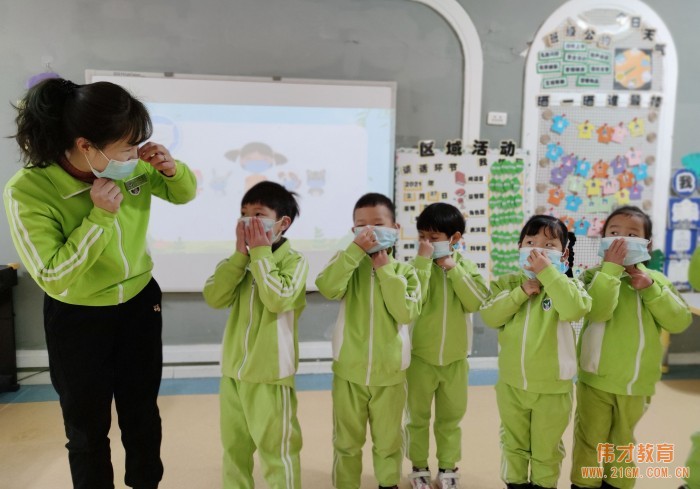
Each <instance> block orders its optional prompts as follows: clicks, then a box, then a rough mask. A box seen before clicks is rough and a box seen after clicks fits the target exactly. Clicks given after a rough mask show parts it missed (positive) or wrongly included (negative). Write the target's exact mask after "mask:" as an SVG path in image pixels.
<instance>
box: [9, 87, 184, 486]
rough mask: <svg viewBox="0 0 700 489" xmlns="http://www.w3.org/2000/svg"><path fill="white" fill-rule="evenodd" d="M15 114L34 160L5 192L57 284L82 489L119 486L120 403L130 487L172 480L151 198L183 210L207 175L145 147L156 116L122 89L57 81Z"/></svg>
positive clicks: (19, 236) (56, 324)
mask: <svg viewBox="0 0 700 489" xmlns="http://www.w3.org/2000/svg"><path fill="white" fill-rule="evenodd" d="M16 109H17V118H16V123H17V133H16V134H15V139H16V140H17V143H18V144H19V150H20V153H21V156H22V160H23V162H24V168H23V169H21V170H19V171H18V172H17V173H16V174H15V175H14V176H13V177H12V179H10V181H9V182H8V183H7V185H6V187H5V192H4V196H3V198H4V202H5V210H6V212H7V216H8V222H9V225H10V229H11V233H12V240H13V242H14V244H15V247H16V248H17V252H18V253H19V255H20V258H21V260H22V262H23V263H24V265H25V267H26V268H27V270H28V271H29V273H30V274H31V276H32V278H33V279H34V280H35V281H36V283H37V284H38V285H39V287H41V288H42V289H43V290H44V292H45V297H44V330H45V332H46V345H47V349H48V353H49V369H50V374H51V383H52V384H53V386H54V388H55V389H56V391H57V392H58V395H59V398H60V403H61V410H62V412H63V421H64V424H65V429H66V436H67V438H68V443H67V445H66V448H68V460H69V463H70V469H71V475H72V478H73V487H75V488H76V489H88V488H89V489H103V488H104V489H108V488H109V489H112V488H113V487H114V482H113V479H114V474H113V471H112V463H111V458H110V448H109V438H108V433H109V429H110V425H111V405H112V399H114V402H115V405H116V410H117V415H118V419H119V427H120V429H121V433H122V443H123V444H124V449H125V451H126V476H125V478H124V479H125V483H126V485H127V486H130V487H133V488H136V489H153V488H156V487H158V483H159V481H160V480H161V478H162V475H163V464H162V462H161V460H160V443H161V420H160V414H159V411H158V405H157V402H156V400H157V396H158V389H159V386H160V379H161V370H162V362H163V353H162V341H161V330H162V318H161V291H160V288H159V287H158V284H157V283H156V281H155V280H154V279H153V277H152V275H151V270H152V268H153V263H152V261H151V258H150V256H149V253H148V249H147V244H146V232H147V228H148V219H149V214H150V207H151V196H152V195H155V196H156V197H160V198H161V199H164V200H167V201H168V202H172V203H174V204H184V203H185V202H188V201H190V200H192V199H193V198H194V196H195V192H196V179H195V177H194V174H193V173H192V172H191V171H190V170H189V169H188V168H187V166H185V165H184V164H183V163H181V162H179V161H176V160H174V159H173V158H172V156H171V155H170V153H169V152H168V150H167V148H165V147H164V146H161V145H160V144H156V143H153V142H147V143H145V144H143V143H144V141H146V140H148V139H149V138H150V136H151V133H152V124H151V119H150V117H149V115H148V112H147V110H146V108H145V106H144V105H143V104H142V103H141V102H139V101H138V100H136V99H135V98H133V97H132V96H131V95H130V94H129V93H128V92H127V91H126V90H124V89H123V88H122V87H120V86H118V85H115V84H112V83H107V82H97V83H91V84H87V85H76V84H75V83H73V82H70V81H68V80H63V79H60V78H55V79H49V80H45V81H43V82H41V83H39V84H37V85H35V86H34V87H32V88H30V89H29V90H28V91H27V93H26V95H25V97H24V98H23V99H22V100H21V101H20V102H19V103H18V104H17V107H16Z"/></svg>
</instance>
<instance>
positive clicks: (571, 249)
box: [566, 231, 576, 278]
mask: <svg viewBox="0 0 700 489" xmlns="http://www.w3.org/2000/svg"><path fill="white" fill-rule="evenodd" d="M567 237H568V243H567V245H566V246H567V247H568V249H569V269H568V270H567V271H566V276H567V277H569V278H574V270H573V269H574V245H575V244H576V235H575V234H574V233H572V232H571V231H567Z"/></svg>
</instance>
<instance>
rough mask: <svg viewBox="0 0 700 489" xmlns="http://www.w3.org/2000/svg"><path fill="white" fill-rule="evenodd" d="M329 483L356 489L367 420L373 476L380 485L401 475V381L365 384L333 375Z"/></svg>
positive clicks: (389, 483)
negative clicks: (374, 384)
mask: <svg viewBox="0 0 700 489" xmlns="http://www.w3.org/2000/svg"><path fill="white" fill-rule="evenodd" d="M332 395H333V486H335V487H336V488H338V489H358V488H359V487H360V476H361V475H362V447H363V446H364V444H365V436H366V433H367V422H368V421H369V429H370V433H371V435H372V460H373V462H374V475H375V477H376V478H377V481H378V482H379V485H380V486H393V485H395V484H398V483H399V479H400V478H401V460H402V455H403V453H402V452H403V447H402V436H401V415H402V413H403V409H404V405H405V403H406V385H405V383H402V384H396V385H389V386H366V385H360V384H355V383H353V382H349V381H347V380H345V379H342V378H340V377H338V376H337V375H335V376H333V391H332Z"/></svg>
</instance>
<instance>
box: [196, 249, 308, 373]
mask: <svg viewBox="0 0 700 489" xmlns="http://www.w3.org/2000/svg"><path fill="white" fill-rule="evenodd" d="M249 253H250V256H249V257H248V256H246V255H244V254H243V253H240V252H235V253H234V254H233V255H232V256H231V257H230V258H228V259H227V260H223V261H222V262H221V263H219V265H217V267H216V271H215V272H214V275H212V276H211V277H209V279H208V280H207V283H206V285H205V286H204V299H205V300H206V302H207V304H209V305H210V306H212V307H215V308H217V309H222V308H225V307H230V308H231V314H230V315H229V318H228V321H227V323H226V330H225V332H224V339H223V357H222V361H221V370H222V373H223V374H224V375H225V376H227V377H231V378H234V379H237V380H242V381H245V382H253V383H268V384H284V385H289V386H291V387H293V386H294V373H295V372H296V369H297V366H298V363H299V346H298V330H297V325H298V320H299V316H300V315H301V312H302V311H303V310H304V307H306V294H305V293H306V275H307V273H308V270H309V267H308V264H307V262H306V259H305V258H304V256H303V255H301V254H299V253H297V252H296V251H294V250H292V248H291V246H290V244H289V241H287V240H285V241H284V243H282V244H281V245H280V246H279V247H278V248H277V249H276V250H275V251H274V252H273V251H272V248H271V247H270V246H258V247H256V248H253V249H251V250H250V251H249Z"/></svg>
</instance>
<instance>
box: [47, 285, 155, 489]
mask: <svg viewBox="0 0 700 489" xmlns="http://www.w3.org/2000/svg"><path fill="white" fill-rule="evenodd" d="M160 308H161V291H160V287H158V284H157V283H156V281H155V280H151V281H150V283H149V284H148V285H147V286H146V287H145V288H144V289H143V290H142V291H141V292H140V293H139V294H138V295H137V296H136V297H134V298H133V299H131V300H129V301H128V302H126V303H124V304H120V305H116V306H74V305H71V304H66V303H63V302H60V301H57V300H55V299H52V298H51V297H49V296H45V298H44V329H45V331H46V345H47V348H48V352H49V368H50V372H51V383H52V384H53V386H54V388H55V389H56V392H58V395H59V398H60V402H61V409H62V411H63V421H64V424H65V427H66V436H67V438H68V443H67V444H66V448H68V460H69V462H70V469H71V476H72V478H73V487H74V488H75V489H112V488H114V473H113V470H112V462H111V457H110V448H109V438H108V434H109V429H110V425H111V422H112V420H111V415H112V398H114V402H115V405H116V409H117V415H118V419H119V428H120V429H121V433H122V443H123V444H124V450H125V452H126V476H125V477H124V482H125V483H126V485H127V486H130V487H135V488H139V489H152V488H156V487H158V482H159V481H160V480H161V478H162V476H163V464H162V462H161V460H160V442H161V422H160V414H159V412H158V405H157V403H156V400H157V397H158V389H159V387H160V379H161V374H162V368H163V346H162V340H161V332H162V318H161V312H160Z"/></svg>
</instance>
